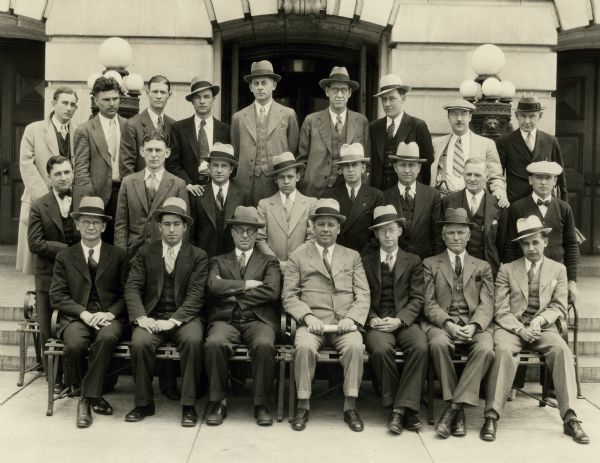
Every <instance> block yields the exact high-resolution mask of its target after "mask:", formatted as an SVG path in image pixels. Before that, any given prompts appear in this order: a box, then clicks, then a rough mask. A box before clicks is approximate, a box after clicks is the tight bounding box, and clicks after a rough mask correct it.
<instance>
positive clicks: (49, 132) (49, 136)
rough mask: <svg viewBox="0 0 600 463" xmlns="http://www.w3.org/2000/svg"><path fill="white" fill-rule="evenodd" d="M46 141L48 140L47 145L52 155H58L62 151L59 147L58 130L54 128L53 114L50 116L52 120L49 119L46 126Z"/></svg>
mask: <svg viewBox="0 0 600 463" xmlns="http://www.w3.org/2000/svg"><path fill="white" fill-rule="evenodd" d="M69 134H70V131H69ZM44 141H45V142H46V145H48V149H49V150H50V152H51V153H52V155H54V156H57V155H58V154H59V153H60V151H59V149H58V140H57V139H56V132H55V130H54V124H53V123H52V116H50V120H48V125H47V126H46V132H45V133H44Z"/></svg>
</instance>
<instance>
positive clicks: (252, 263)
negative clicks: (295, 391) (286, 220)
mask: <svg viewBox="0 0 600 463" xmlns="http://www.w3.org/2000/svg"><path fill="white" fill-rule="evenodd" d="M227 223H229V224H230V225H231V235H232V236H233V241H234V243H235V249H234V250H233V251H232V252H230V253H228V254H222V255H220V256H217V257H214V258H213V259H212V260H211V262H210V269H209V273H208V291H209V292H210V294H211V296H212V299H213V300H212V301H211V304H210V308H209V311H208V323H209V328H208V336H207V338H206V345H205V347H204V359H205V363H206V370H207V372H208V377H209V394H210V396H209V403H208V407H207V410H208V411H207V414H206V424H208V425H219V424H222V423H223V419H224V418H225V417H226V416H227V402H226V401H227V382H228V380H229V357H230V356H231V355H233V349H234V347H235V346H236V345H239V344H240V343H242V342H243V343H244V344H246V345H247V346H248V347H249V349H250V357H251V363H252V382H253V387H254V418H255V419H256V423H257V424H258V425H259V426H270V425H271V424H273V417H272V416H271V413H270V412H269V408H268V406H267V401H268V399H269V396H270V395H271V389H272V386H273V378H274V371H275V338H276V336H277V333H278V332H279V323H280V316H279V315H280V314H279V305H278V301H279V295H280V293H281V271H280V269H279V264H278V263H277V259H276V258H275V257H274V256H269V255H266V254H263V253H262V252H260V251H259V250H258V249H255V247H254V243H255V241H256V235H257V231H258V229H259V228H262V227H264V226H265V224H264V222H260V219H259V218H258V214H257V212H256V209H255V208H253V207H244V206H238V207H237V208H236V210H235V214H234V215H233V217H232V218H231V219H229V220H227Z"/></svg>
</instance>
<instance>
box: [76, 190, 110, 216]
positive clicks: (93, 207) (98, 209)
mask: <svg viewBox="0 0 600 463" xmlns="http://www.w3.org/2000/svg"><path fill="white" fill-rule="evenodd" d="M82 215H89V216H92V217H102V218H103V219H104V221H105V222H108V221H109V220H110V219H112V217H111V216H110V215H106V214H105V213H104V201H102V198H98V197H97V196H84V197H83V198H81V202H80V203H79V209H77V210H76V211H74V212H71V217H73V218H74V219H78V218H79V217H81V216H82Z"/></svg>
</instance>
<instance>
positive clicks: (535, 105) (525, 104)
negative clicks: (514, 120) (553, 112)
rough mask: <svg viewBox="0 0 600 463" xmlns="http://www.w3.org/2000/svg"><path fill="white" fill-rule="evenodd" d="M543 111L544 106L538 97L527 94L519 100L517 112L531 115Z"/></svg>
mask: <svg viewBox="0 0 600 463" xmlns="http://www.w3.org/2000/svg"><path fill="white" fill-rule="evenodd" d="M543 109H545V108H544V107H543V106H542V104H541V103H540V100H539V99H538V98H537V97H536V96H533V95H530V94H527V95H523V96H521V98H519V102H518V103H517V108H516V109H515V112H519V113H529V112H534V111H542V110H543Z"/></svg>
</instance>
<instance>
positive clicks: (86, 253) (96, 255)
mask: <svg viewBox="0 0 600 463" xmlns="http://www.w3.org/2000/svg"><path fill="white" fill-rule="evenodd" d="M101 246H102V240H100V241H98V244H97V245H96V246H94V247H93V248H88V247H87V246H86V245H85V244H83V241H81V247H82V248H83V257H84V258H85V263H86V264H87V263H88V257H89V254H90V249H93V250H94V256H93V259H94V261H95V262H96V263H99V262H100V247H101Z"/></svg>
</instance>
